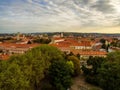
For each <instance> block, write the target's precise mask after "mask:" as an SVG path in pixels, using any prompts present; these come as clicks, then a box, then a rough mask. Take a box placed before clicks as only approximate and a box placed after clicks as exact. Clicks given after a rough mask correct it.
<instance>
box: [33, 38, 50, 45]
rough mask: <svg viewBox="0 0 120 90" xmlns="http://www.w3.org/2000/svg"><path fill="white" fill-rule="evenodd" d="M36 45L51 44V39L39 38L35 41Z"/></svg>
mask: <svg viewBox="0 0 120 90" xmlns="http://www.w3.org/2000/svg"><path fill="white" fill-rule="evenodd" d="M33 42H34V43H41V44H48V43H50V42H51V39H44V38H38V39H35V40H33Z"/></svg>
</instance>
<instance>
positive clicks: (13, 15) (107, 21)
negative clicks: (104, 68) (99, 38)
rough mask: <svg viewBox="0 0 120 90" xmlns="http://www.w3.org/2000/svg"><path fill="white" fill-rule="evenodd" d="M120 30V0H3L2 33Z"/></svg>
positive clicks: (102, 31)
mask: <svg viewBox="0 0 120 90" xmlns="http://www.w3.org/2000/svg"><path fill="white" fill-rule="evenodd" d="M16 32H21V33H30V32H83V33H93V32H95V33H120V0H0V33H16Z"/></svg>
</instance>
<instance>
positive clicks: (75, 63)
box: [67, 56, 80, 76]
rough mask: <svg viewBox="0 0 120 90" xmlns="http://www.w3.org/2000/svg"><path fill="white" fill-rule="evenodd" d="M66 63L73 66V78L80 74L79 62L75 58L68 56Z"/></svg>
mask: <svg viewBox="0 0 120 90" xmlns="http://www.w3.org/2000/svg"><path fill="white" fill-rule="evenodd" d="M67 59H68V61H72V62H73V65H74V76H78V75H79V74H80V60H79V59H78V58H77V57H76V56H68V58H67Z"/></svg>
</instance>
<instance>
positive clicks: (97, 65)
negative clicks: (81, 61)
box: [83, 52, 120, 90]
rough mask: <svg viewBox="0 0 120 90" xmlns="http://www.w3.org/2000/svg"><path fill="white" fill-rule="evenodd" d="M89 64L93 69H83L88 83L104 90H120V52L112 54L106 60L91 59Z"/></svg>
mask: <svg viewBox="0 0 120 90" xmlns="http://www.w3.org/2000/svg"><path fill="white" fill-rule="evenodd" d="M87 64H88V65H92V68H87V67H86V66H84V67H83V71H84V73H85V74H86V81H87V82H89V83H92V84H95V85H99V86H100V87H102V88H103V90H120V86H119V85H120V52H112V53H110V54H108V56H107V58H106V59H102V58H96V57H95V58H92V57H91V58H89V59H88V61H87Z"/></svg>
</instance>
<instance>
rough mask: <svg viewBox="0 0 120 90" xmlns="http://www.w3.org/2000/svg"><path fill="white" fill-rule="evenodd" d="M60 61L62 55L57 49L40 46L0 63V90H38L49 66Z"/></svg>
mask: <svg viewBox="0 0 120 90" xmlns="http://www.w3.org/2000/svg"><path fill="white" fill-rule="evenodd" d="M62 59H63V54H62V52H61V51H59V50H58V49H57V48H55V47H52V46H48V45H42V46H40V47H36V48H33V49H32V50H30V51H28V52H27V53H26V54H23V55H15V56H12V57H10V59H9V60H8V61H0V90H39V87H40V84H41V80H42V79H43V78H45V77H46V75H47V74H48V69H49V67H50V65H51V64H52V63H53V61H56V62H57V61H59V60H62Z"/></svg>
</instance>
